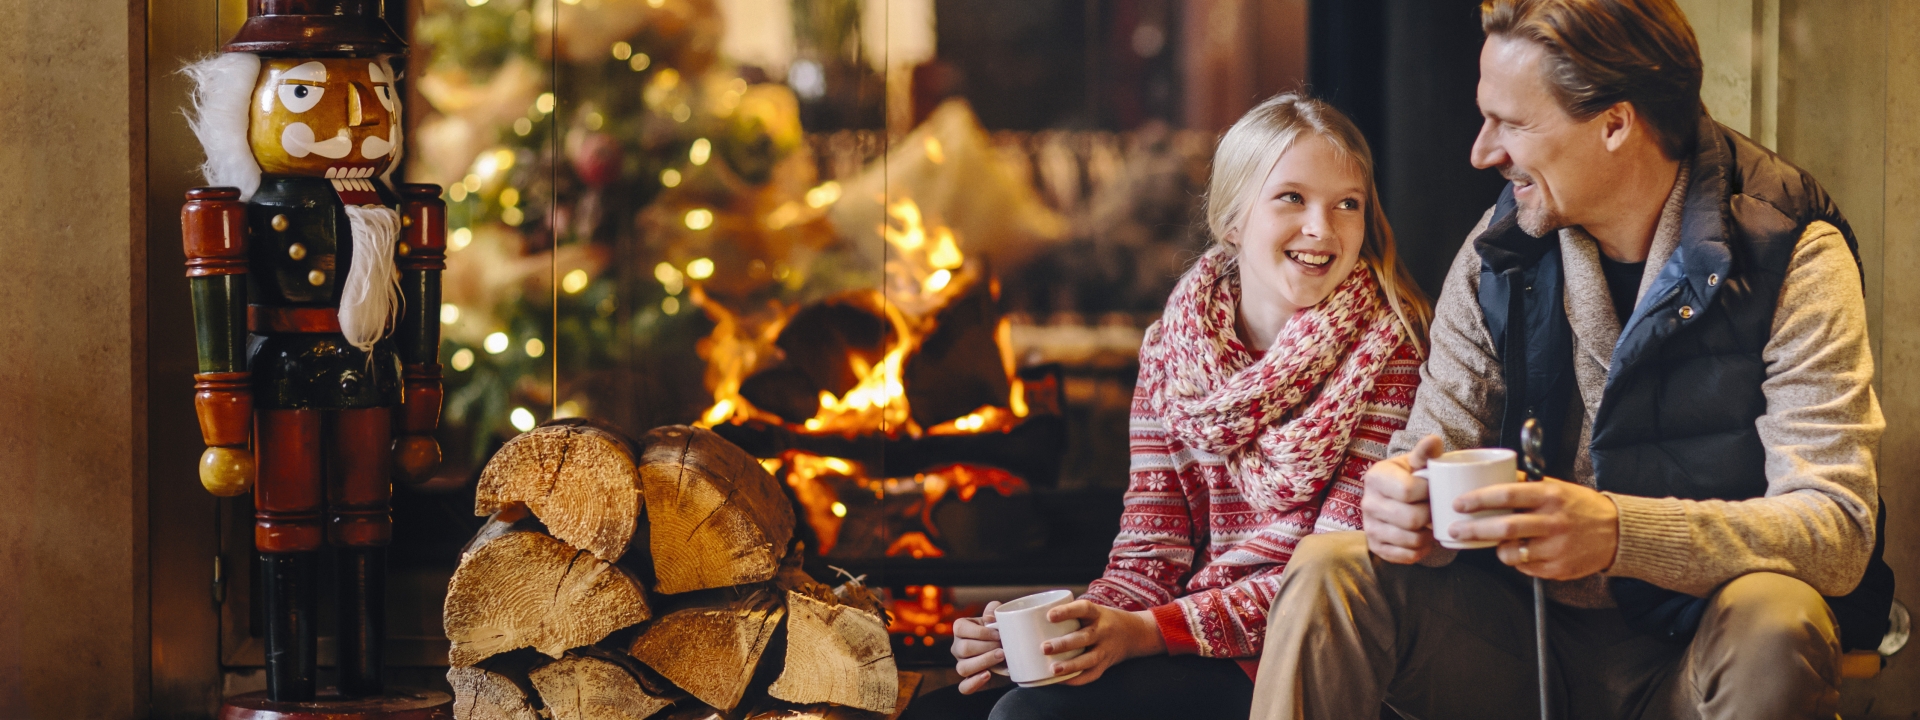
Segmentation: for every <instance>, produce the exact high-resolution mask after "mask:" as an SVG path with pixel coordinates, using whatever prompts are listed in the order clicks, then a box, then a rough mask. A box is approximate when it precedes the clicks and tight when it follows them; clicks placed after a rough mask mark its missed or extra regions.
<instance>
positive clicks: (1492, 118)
mask: <svg viewBox="0 0 1920 720" xmlns="http://www.w3.org/2000/svg"><path fill="white" fill-rule="evenodd" d="M1546 63H1547V53H1546V50H1545V49H1544V48H1542V47H1541V46H1539V45H1537V44H1535V43H1533V42H1530V41H1527V40H1515V39H1509V38H1505V37H1500V36H1489V37H1488V38H1487V43H1486V45H1485V46H1483V47H1482V48H1481V50H1480V87H1479V92H1478V99H1479V102H1480V114H1481V116H1483V117H1484V118H1485V121H1484V122H1483V123H1481V125H1480V135H1479V137H1477V138H1474V141H1473V155H1472V160H1473V166H1474V167H1477V168H1481V169H1486V168H1497V169H1499V171H1500V175H1501V176H1502V177H1505V178H1506V179H1507V180H1510V181H1512V182H1513V198H1514V201H1515V203H1516V204H1518V205H1519V221H1520V229H1521V230H1524V231H1526V233H1527V234H1528V235H1532V236H1534V237H1543V236H1545V235H1546V234H1547V233H1550V232H1553V231H1555V230H1558V229H1561V228H1565V227H1570V226H1573V225H1579V224H1581V223H1582V222H1583V219H1582V218H1583V215H1584V214H1585V213H1587V212H1589V211H1590V209H1591V208H1592V207H1593V206H1594V204H1595V202H1596V200H1597V199H1598V198H1599V197H1601V196H1602V195H1604V191H1605V188H1606V185H1607V183H1608V182H1609V180H1608V178H1607V175H1608V172H1607V170H1606V168H1607V166H1608V164H1609V163H1608V160H1609V159H1610V158H1609V157H1608V153H1607V151H1606V141H1605V136H1604V135H1603V132H1602V127H1601V123H1602V122H1603V120H1602V119H1603V118H1604V117H1605V113H1602V114H1599V115H1595V116H1594V117H1592V118H1590V119H1588V120H1586V121H1579V120H1575V119H1574V118H1573V116H1571V115H1568V114H1567V112H1566V111H1565V110H1563V109H1561V107H1560V103H1559V101H1557V100H1555V99H1554V97H1553V94H1552V91H1551V90H1550V89H1549V88H1548V85H1547V79H1546V72H1545V69H1546Z"/></svg>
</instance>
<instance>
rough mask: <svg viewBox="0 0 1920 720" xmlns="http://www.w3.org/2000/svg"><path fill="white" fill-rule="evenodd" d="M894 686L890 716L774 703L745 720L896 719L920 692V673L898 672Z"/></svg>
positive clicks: (767, 704)
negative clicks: (894, 697) (896, 687)
mask: <svg viewBox="0 0 1920 720" xmlns="http://www.w3.org/2000/svg"><path fill="white" fill-rule="evenodd" d="M895 685H897V686H898V687H899V689H900V692H899V695H898V696H897V697H896V699H895V701H894V709H893V712H890V713H879V712H873V711H871V710H861V709H859V708H850V707H843V706H840V705H828V704H824V703H817V704H813V705H794V704H792V703H785V702H780V701H778V700H774V701H770V702H767V703H765V704H764V705H763V706H760V707H756V708H754V710H753V712H751V713H748V714H747V720H895V719H896V718H898V717H900V715H901V714H902V713H904V712H906V710H907V703H909V702H911V701H912V700H913V697H914V694H915V692H916V691H918V690H919V689H920V673H915V672H906V671H901V672H900V674H899V679H898V680H896V681H895Z"/></svg>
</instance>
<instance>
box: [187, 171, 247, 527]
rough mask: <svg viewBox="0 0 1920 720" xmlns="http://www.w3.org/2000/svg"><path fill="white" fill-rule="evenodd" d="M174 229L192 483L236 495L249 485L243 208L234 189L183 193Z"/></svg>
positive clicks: (245, 242) (245, 274)
mask: <svg viewBox="0 0 1920 720" xmlns="http://www.w3.org/2000/svg"><path fill="white" fill-rule="evenodd" d="M180 230H181V240H182V245H183V246H184V249H185V250H186V255H187V283H188V284H189V285H190V286H191V289H192V293H193V325H194V332H195V334H196V335H197V338H198V342H197V346H198V348H199V356H200V365H199V372H197V373H195V374H194V376H193V381H194V382H193V389H194V395H193V409H194V414H195V415H197V416H199V419H200V437H201V439H202V440H203V441H205V442H206V444H207V450H206V452H205V453H204V454H202V455H201V457H200V482H201V484H203V485H205V486H206V488H207V490H209V491H211V492H212V493H213V494H215V495H221V496H230V495H238V494H240V493H243V492H246V490H247V487H248V486H249V485H250V484H251V483H252V480H253V454H252V453H251V452H250V451H248V449H247V439H248V436H249V435H250V434H251V430H252V428H253V388H252V385H251V382H250V380H251V378H250V376H249V375H248V373H247V357H246V352H247V210H246V204H245V203H243V202H240V191H239V190H237V189H235V188H230V187H210V188H194V189H192V190H188V191H187V204H186V206H185V207H183V208H181V209H180Z"/></svg>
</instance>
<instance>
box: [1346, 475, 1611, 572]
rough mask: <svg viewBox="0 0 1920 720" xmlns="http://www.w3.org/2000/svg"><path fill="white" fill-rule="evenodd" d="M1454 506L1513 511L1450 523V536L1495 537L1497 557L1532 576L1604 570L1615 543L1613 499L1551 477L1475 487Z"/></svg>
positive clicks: (1467, 511) (1476, 538)
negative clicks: (1497, 550) (1497, 544)
mask: <svg viewBox="0 0 1920 720" xmlns="http://www.w3.org/2000/svg"><path fill="white" fill-rule="evenodd" d="M1369 488H1371V484H1369ZM1453 506H1454V508H1455V509H1457V510H1459V511H1460V512H1464V513H1472V512H1479V511H1481V510H1496V509H1512V510H1516V511H1518V512H1516V513H1514V514H1512V515H1502V516H1499V517H1490V518H1480V519H1478V520H1468V521H1464V522H1458V523H1454V525H1453V530H1454V537H1456V538H1459V539H1461V540H1498V541H1500V548H1499V555H1500V561H1501V562H1504V563H1506V564H1508V565H1512V566H1513V567H1514V569H1516V570H1519V571H1520V572H1523V573H1526V574H1528V575H1532V576H1534V577H1537V578H1543V579H1547V580H1572V579H1575V578H1583V577H1586V576H1588V575H1592V574H1594V573H1597V572H1601V571H1604V570H1606V569H1607V568H1608V567H1610V566H1612V565H1613V555H1614V552H1615V551H1616V550H1617V549H1618V548H1619V546H1620V509H1619V508H1618V507H1615V506H1614V504H1613V500H1611V499H1609V498H1608V497H1607V496H1605V495H1602V494H1600V493H1599V491H1596V490H1593V489H1592V488H1588V487H1585V486H1583V485H1577V484H1574V483H1570V482H1565V481H1562V480H1556V479H1554V478H1547V479H1545V480H1543V481H1541V482H1533V483H1510V484H1505V485H1494V486H1492V487H1484V488H1480V489H1479V490H1475V491H1473V492H1470V493H1466V494H1463V495H1461V496H1460V497H1459V499H1456V500H1454V502H1453ZM1522 548H1525V550H1524V552H1523V551H1522ZM1523 561H1524V562H1523Z"/></svg>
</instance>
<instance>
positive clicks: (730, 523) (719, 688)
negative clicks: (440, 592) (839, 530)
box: [445, 421, 918, 720]
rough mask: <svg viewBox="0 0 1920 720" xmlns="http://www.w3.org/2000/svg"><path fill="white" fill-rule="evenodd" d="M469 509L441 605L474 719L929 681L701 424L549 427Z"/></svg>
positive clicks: (793, 699) (838, 714)
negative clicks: (806, 559) (474, 523)
mask: <svg viewBox="0 0 1920 720" xmlns="http://www.w3.org/2000/svg"><path fill="white" fill-rule="evenodd" d="M475 510H476V514H481V515H490V516H491V519H490V521H489V522H488V523H487V525H486V526H485V527H483V528H482V529H481V530H480V532H479V533H478V534H476V536H475V537H474V539H473V541H472V542H470V543H469V544H468V546H467V548H466V549H464V550H463V551H462V553H461V561H460V566H459V569H458V570H456V571H455V573H454V577H453V580H452V582H451V583H450V585H449V589H448V594H447V604H446V610H445V620H446V633H447V637H448V639H449V640H451V641H452V643H453V646H452V648H453V649H452V651H451V652H450V653H449V658H448V659H449V661H450V664H451V665H452V666H453V667H452V669H451V670H450V671H449V672H448V681H449V682H450V683H451V684H452V685H453V687H454V691H455V696H456V700H455V710H456V716H458V717H459V718H461V719H462V720H469V719H474V720H477V719H481V718H486V719H492V718H503V719H505V718H512V719H515V720H518V719H522V718H525V719H528V720H531V719H532V718H536V717H542V716H545V717H549V718H552V719H553V720H573V719H574V718H582V719H588V718H591V719H596V720H597V719H599V718H623V719H626V720H640V719H642V718H648V717H681V716H686V717H690V718H691V717H707V716H709V715H713V714H720V715H724V716H726V717H729V718H742V717H766V718H771V717H821V718H825V717H834V718H844V719H846V720H861V719H867V720H871V719H875V718H884V717H889V716H892V715H894V714H897V711H898V710H899V709H900V708H901V707H902V706H903V705H904V700H903V698H908V697H911V692H912V689H913V687H914V685H915V684H917V681H918V679H917V677H915V676H912V675H911V674H909V673H899V672H898V671H897V670H896V668H895V666H894V663H893V653H892V650H891V646H890V644H889V641H888V635H887V618H886V616H885V611H884V610H883V609H882V606H881V605H880V603H879V602H878V601H876V600H874V599H873V597H872V596H871V594H870V593H868V592H867V591H866V590H865V588H864V587H862V586H860V584H859V583H858V582H850V583H848V584H845V585H842V586H840V587H838V588H829V587H827V586H826V585H823V584H820V583H818V582H815V581H814V580H813V578H812V577H809V576H808V575H807V574H806V573H805V572H804V571H802V570H801V569H800V566H799V557H798V555H797V554H796V553H797V548H796V547H795V546H796V543H795V542H794V540H793V530H794V516H793V510H792V506H791V505H790V503H789V501H788V500H787V499H786V497H785V496H784V495H783V493H782V491H781V488H780V486H779V485H778V484H777V482H776V481H775V480H774V479H773V477H772V476H770V475H769V474H768V473H767V471H766V469H765V468H763V467H762V466H761V464H760V463H759V462H758V461H756V460H755V459H754V458H753V457H751V456H749V455H747V454H746V453H745V452H743V451H741V450H740V449H739V448H737V447H735V446H733V445H731V444H729V443H728V442H726V441H725V440H723V439H721V438H720V437H719V436H717V435H715V434H713V433H711V432H708V431H706V430H701V429H696V428H688V427H667V428H660V429H658V430H655V431H654V432H652V433H649V434H648V435H647V436H646V437H645V438H643V439H642V440H640V441H639V442H634V441H632V440H629V439H627V437H626V436H624V435H623V434H621V433H620V432H619V431H618V430H615V429H613V428H611V427H608V426H605V425H600V424H597V423H591V422H586V421H561V422H557V423H553V424H549V425H546V426H542V427H540V428H536V429H535V430H533V431H531V432H528V433H526V434H523V435H521V436H520V437H518V438H515V439H514V440H513V441H512V442H509V443H508V444H507V446H506V447H504V448H502V449H501V451H500V452H499V453H498V454H497V455H496V456H495V458H494V459H493V461H492V462H490V463H489V464H488V467H487V468H486V470H485V471H484V472H483V473H482V478H481V482H480V485H479V487H478V488H477V491H476V498H475ZM621 533H625V535H624V536H622V535H621ZM903 688H905V689H904V690H903Z"/></svg>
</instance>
